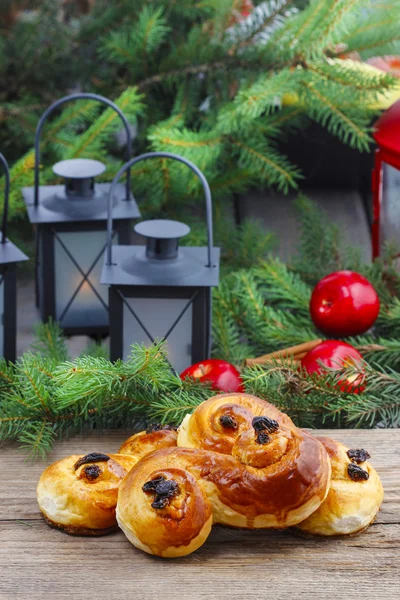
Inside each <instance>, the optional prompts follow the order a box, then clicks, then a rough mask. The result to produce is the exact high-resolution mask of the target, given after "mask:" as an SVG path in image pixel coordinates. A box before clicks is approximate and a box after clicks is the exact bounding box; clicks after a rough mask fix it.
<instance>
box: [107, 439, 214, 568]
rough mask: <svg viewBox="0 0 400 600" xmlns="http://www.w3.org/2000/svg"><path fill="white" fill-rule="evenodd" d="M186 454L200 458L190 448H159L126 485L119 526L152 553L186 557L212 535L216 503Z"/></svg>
mask: <svg viewBox="0 0 400 600" xmlns="http://www.w3.org/2000/svg"><path fill="white" fill-rule="evenodd" d="M185 452H188V453H189V454H190V455H191V456H190V458H195V457H194V455H193V452H192V451H191V450H187V451H186V450H185V449H174V448H168V449H165V450H159V451H157V452H153V453H152V454H150V455H148V456H146V457H145V458H143V459H142V460H140V461H139V462H138V463H137V465H136V466H135V467H134V468H133V469H132V471H131V472H130V473H129V475H128V476H127V478H126V479H125V480H124V481H123V482H122V484H121V487H120V490H119V494H118V504H117V521H118V525H119V526H120V528H121V529H122V531H123V532H124V534H125V535H126V537H127V538H128V540H129V541H130V542H131V543H132V544H133V545H134V546H136V548H139V549H140V550H143V551H144V552H147V553H148V554H154V555H156V556H162V557H164V558H173V557H177V556H186V555H187V554H190V553H191V552H194V551H195V550H197V549H198V548H199V547H200V546H202V545H203V544H204V542H205V541H206V539H207V538H208V536H209V534H210V531H211V526H212V522H213V517H212V507H211V503H210V501H209V499H208V497H207V494H206V492H205V490H204V489H203V487H202V482H201V481H199V480H198V479H197V477H196V476H195V475H194V474H192V473H191V472H190V471H189V470H188V469H187V456H186V455H185ZM198 458H199V457H198Z"/></svg>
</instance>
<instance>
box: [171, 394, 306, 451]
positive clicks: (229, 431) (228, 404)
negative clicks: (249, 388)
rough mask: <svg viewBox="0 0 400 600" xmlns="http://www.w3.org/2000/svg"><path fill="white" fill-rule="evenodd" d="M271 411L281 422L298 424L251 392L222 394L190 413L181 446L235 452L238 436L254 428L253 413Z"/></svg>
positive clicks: (268, 412)
mask: <svg viewBox="0 0 400 600" xmlns="http://www.w3.org/2000/svg"><path fill="white" fill-rule="evenodd" d="M263 415H268V417H269V418H270V419H273V420H277V421H278V422H279V424H280V425H285V426H288V427H293V428H295V425H294V423H293V422H292V420H291V419H290V418H289V417H288V416H287V415H285V414H284V413H282V412H281V411H280V410H278V409H277V408H276V406H273V405H272V404H269V403H268V402H265V400H261V399H260V398H257V397H256V396H251V395H250V394H220V395H218V396H213V397H212V398H209V399H208V400H206V401H205V402H202V403H201V404H200V405H199V406H198V407H197V408H196V410H195V411H194V412H193V413H192V414H191V415H187V416H186V417H185V418H184V420H183V422H182V424H181V426H180V427H179V431H178V446H184V447H186V448H202V449H203V450H212V451H213V452H220V453H222V454H232V449H233V446H234V444H235V441H236V439H237V437H238V436H239V435H240V434H241V433H242V432H243V431H247V430H249V429H251V428H252V421H253V419H254V417H260V416H263Z"/></svg>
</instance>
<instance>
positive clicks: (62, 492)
mask: <svg viewBox="0 0 400 600" xmlns="http://www.w3.org/2000/svg"><path fill="white" fill-rule="evenodd" d="M135 462H136V461H135V459H134V457H131V456H125V455H122V454H109V455H107V454H101V453H98V452H96V453H92V454H87V455H86V456H82V455H72V456H68V457H67V458H63V459H62V460H59V461H57V462H55V463H53V464H52V465H50V466H49V467H47V469H45V470H44V472H43V473H42V475H41V477H40V479H39V483H38V486H37V490H36V492H37V501H38V504H39V508H40V510H41V512H42V514H43V517H44V518H45V520H46V521H47V523H49V525H52V526H54V527H58V528H59V529H63V530H64V531H66V532H67V533H71V534H75V535H104V534H106V533H109V532H110V531H113V530H114V529H116V527H117V522H116V518H115V509H116V505H117V498H118V487H119V485H120V483H121V481H122V480H123V478H124V477H125V475H126V474H127V473H128V472H129V471H130V469H131V468H132V467H133V465H134V464H135Z"/></svg>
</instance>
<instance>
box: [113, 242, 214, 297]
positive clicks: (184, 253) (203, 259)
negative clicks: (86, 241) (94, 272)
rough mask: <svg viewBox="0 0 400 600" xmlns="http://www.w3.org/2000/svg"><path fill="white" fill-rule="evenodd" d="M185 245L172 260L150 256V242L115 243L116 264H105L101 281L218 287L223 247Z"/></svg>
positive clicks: (114, 256)
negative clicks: (209, 260)
mask: <svg viewBox="0 0 400 600" xmlns="http://www.w3.org/2000/svg"><path fill="white" fill-rule="evenodd" d="M212 257H213V263H212V266H211V267H209V266H207V248H206V247H195V246H184V247H182V248H180V249H179V253H178V256H177V257H176V258H173V259H171V260H158V259H153V258H150V257H149V256H148V255H147V253H146V246H114V247H113V264H112V265H107V264H105V265H104V266H103V271H102V274H101V283H102V284H104V285H118V286H125V285H126V286H154V287H215V286H217V285H218V283H219V263H220V249H219V248H215V247H214V248H213V249H212Z"/></svg>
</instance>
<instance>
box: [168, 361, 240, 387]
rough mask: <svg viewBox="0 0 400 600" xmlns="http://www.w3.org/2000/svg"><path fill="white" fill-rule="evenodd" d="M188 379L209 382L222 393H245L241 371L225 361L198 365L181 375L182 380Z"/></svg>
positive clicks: (205, 362) (203, 362)
mask: <svg viewBox="0 0 400 600" xmlns="http://www.w3.org/2000/svg"><path fill="white" fill-rule="evenodd" d="M186 377H193V378H194V379H198V380H199V381H209V382H211V383H212V388H213V389H214V390H220V391H221V392H244V387H243V382H242V380H241V377H240V373H239V371H238V370H237V369H236V367H234V366H233V365H231V364H230V363H228V362H226V361H225V360H218V359H216V358H210V359H209V360H203V361H202V362H199V363H196V364H195V365H192V366H191V367H189V368H188V369H185V371H183V373H181V374H180V378H181V379H185V378H186Z"/></svg>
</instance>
